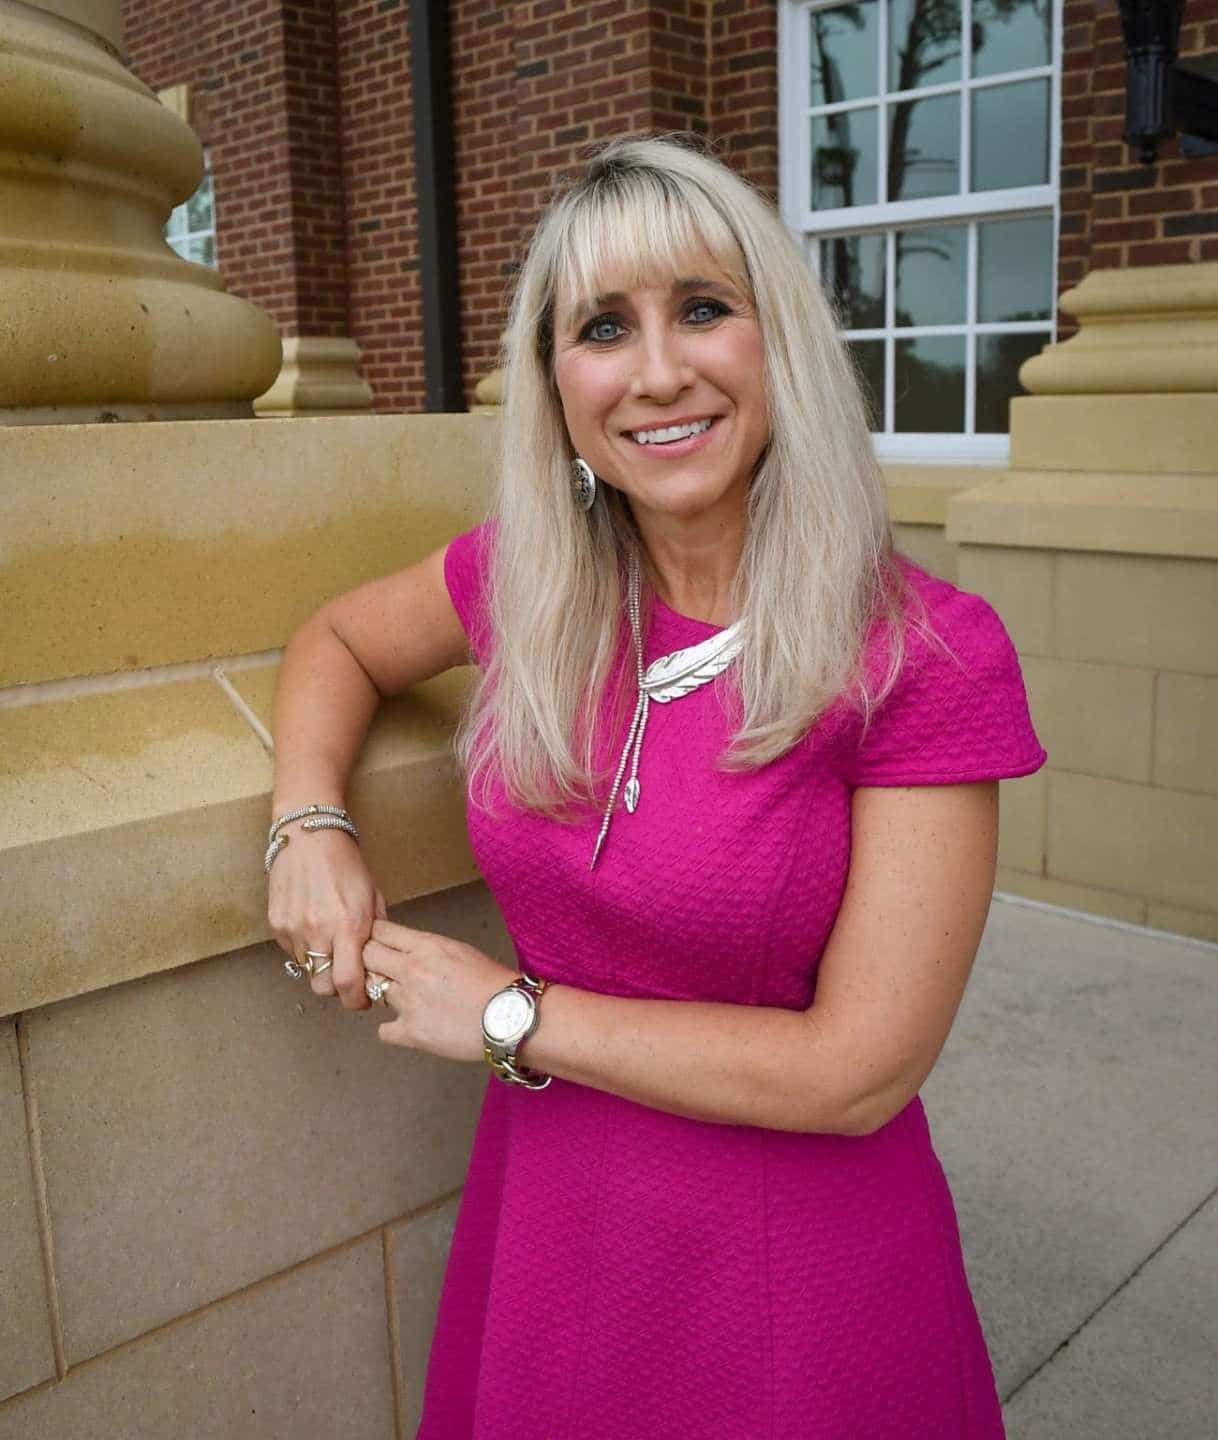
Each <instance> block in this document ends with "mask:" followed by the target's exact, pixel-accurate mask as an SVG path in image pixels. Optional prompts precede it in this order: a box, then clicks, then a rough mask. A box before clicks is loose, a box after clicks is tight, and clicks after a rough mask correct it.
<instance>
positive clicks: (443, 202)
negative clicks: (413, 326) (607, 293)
mask: <svg viewBox="0 0 1218 1440" xmlns="http://www.w3.org/2000/svg"><path fill="white" fill-rule="evenodd" d="M409 26H410V90H411V103H412V108H413V112H414V188H415V199H416V203H417V213H418V224H419V269H420V281H421V284H422V290H423V374H424V384H425V388H426V400H425V408H426V409H428V410H464V409H465V389H464V385H463V383H462V378H461V330H460V319H461V314H460V307H459V305H458V291H457V206H456V197H455V189H454V183H453V125H452V93H451V85H450V73H449V55H448V4H447V0H410V16H409Z"/></svg>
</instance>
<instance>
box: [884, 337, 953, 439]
mask: <svg viewBox="0 0 1218 1440" xmlns="http://www.w3.org/2000/svg"><path fill="white" fill-rule="evenodd" d="M894 379H895V389H896V397H895V408H896V413H895V415H894V417H893V428H894V429H895V430H907V431H919V432H923V433H926V432H935V433H949V434H950V433H953V432H954V433H957V434H959V433H962V432H963V430H964V336H963V335H927V336H923V337H922V338H921V339H918V340H898V341H897V343H896V374H895V376H894Z"/></svg>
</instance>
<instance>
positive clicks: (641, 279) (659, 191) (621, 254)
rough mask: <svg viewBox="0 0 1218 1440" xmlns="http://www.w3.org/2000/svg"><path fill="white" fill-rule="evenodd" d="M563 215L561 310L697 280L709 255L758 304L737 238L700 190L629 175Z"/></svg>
mask: <svg viewBox="0 0 1218 1440" xmlns="http://www.w3.org/2000/svg"><path fill="white" fill-rule="evenodd" d="M563 208H564V209H565V210H566V211H567V213H566V214H564V215H562V216H561V222H560V224H559V225H557V226H555V230H554V233H555V235H556V236H557V235H559V234H561V236H562V245H561V248H559V247H556V248H555V254H554V269H553V272H552V283H551V286H550V291H551V295H552V296H553V299H554V302H555V305H556V307H558V306H561V307H562V308H564V309H573V310H575V309H577V310H581V311H583V310H587V309H590V308H592V307H593V306H594V305H595V303H596V300H597V297H598V296H600V295H604V294H607V293H609V292H611V291H618V290H629V289H633V288H634V287H636V286H643V285H655V284H660V285H666V284H668V283H669V282H670V281H671V280H673V279H678V278H680V279H685V278H692V277H694V276H696V275H697V274H698V271H699V267H701V266H704V265H705V262H706V258H707V257H708V256H709V258H710V259H711V260H713V261H714V263H715V265H716V266H717V267H718V269H719V270H720V271H721V272H722V273H723V274H724V275H726V276H727V277H728V279H729V280H731V281H732V283H733V284H735V285H736V286H737V287H738V288H739V289H740V290H742V291H743V293H744V294H745V295H747V296H748V298H749V300H750V301H751V300H752V299H753V287H752V283H751V280H750V277H749V274H748V266H747V264H746V263H745V258H744V255H743V253H742V252H741V249H740V244H739V242H738V240H737V238H736V235H735V233H734V232H733V230H732V227H731V226H730V225H729V224H728V222H727V220H726V218H725V217H724V216H723V214H722V213H721V212H720V211H719V209H718V207H717V206H716V205H715V204H714V202H713V201H712V200H711V199H710V198H709V197H708V196H706V195H704V194H703V193H702V192H701V191H700V190H691V188H690V187H684V188H678V187H677V186H675V185H672V184H671V183H668V182H667V177H665V176H664V175H662V174H658V173H656V172H654V171H651V172H648V171H631V172H627V173H622V174H611V175H610V176H607V177H605V179H603V180H602V182H601V183H600V184H598V185H594V186H590V187H589V188H588V189H586V190H584V191H582V192H581V193H579V194H577V195H574V196H571V197H569V198H568V201H567V203H566V205H565V206H564V207H563ZM555 218H559V217H555Z"/></svg>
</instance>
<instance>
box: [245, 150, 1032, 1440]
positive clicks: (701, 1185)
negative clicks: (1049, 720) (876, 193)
mask: <svg viewBox="0 0 1218 1440" xmlns="http://www.w3.org/2000/svg"><path fill="white" fill-rule="evenodd" d="M506 394H507V401H506V407H505V412H504V416H503V427H502V439H503V455H502V462H501V466H500V483H499V488H498V491H497V494H496V497H495V500H494V504H493V507H492V517H491V519H490V520H489V521H487V522H486V523H484V524H482V525H479V526H476V527H474V529H472V530H469V531H466V532H465V533H463V534H461V535H459V536H457V537H456V538H455V539H454V540H453V541H452V542H451V543H450V544H449V545H448V546H446V547H444V549H442V550H438V551H436V552H435V553H434V554H433V555H431V556H430V557H429V558H427V559H425V560H424V561H422V562H421V563H420V564H418V565H416V566H413V567H411V568H410V569H408V570H406V571H403V572H402V573H401V574H399V575H396V576H391V577H389V578H387V579H384V580H379V581H376V582H374V583H372V584H369V585H365V586H362V587H360V588H359V589H357V590H355V591H353V592H352V593H350V594H349V595H345V596H342V597H340V598H339V599H337V600H335V601H332V602H331V603H330V604H328V605H327V606H325V607H323V609H322V610H321V611H320V612H319V613H318V615H317V616H315V617H313V619H311V620H310V621H309V622H307V623H306V625H305V626H303V627H302V628H301V630H300V631H298V632H297V634H296V635H295V636H294V637H293V639H292V641H291V644H290V645H289V647H288V650H287V654H286V656H285V660H284V665H283V670H282V674H281V679H280V684H279V689H278V693H277V696H276V705H275V726H276V733H277V737H278V739H277V745H276V752H275V754H276V785H275V813H276V815H282V814H283V813H284V812H287V813H289V814H290V813H291V812H292V811H294V810H295V809H297V808H298V807H300V806H304V805H307V804H309V803H315V802H321V803H328V804H330V805H333V806H334V807H336V808H341V805H342V795H343V790H344V786H345V783H346V781H347V779H348V777H349V774H350V771H351V767H352V764H353V762H354V758H355V756H356V753H357V750H358V747H359V744H360V741H361V739H362V736H363V734H364V731H365V728H366V725H367V723H368V720H369V718H370V716H371V714H372V712H373V710H374V707H375V705H376V703H377V701H378V699H379V697H380V696H382V695H390V694H394V693H397V692H399V691H401V690H402V689H404V688H406V687H407V686H408V685H411V684H413V683H416V682H418V681H419V680H421V679H423V678H424V677H426V676H429V675H432V674H435V673H437V672H438V671H440V670H443V669H444V668H446V667H447V666H451V665H456V664H460V663H463V662H464V661H466V660H467V659H468V658H471V657H472V658H473V659H474V660H476V661H477V663H478V664H479V665H480V666H481V667H482V674H481V676H480V680H479V683H478V688H477V691H476V693H475V694H474V696H473V698H472V701H471V704H470V707H469V710H468V712H467V714H466V717H465V719H464V721H463V723H462V727H461V730H460V732H459V735H458V748H459V752H460V755H461V757H462V760H463V761H464V764H465V769H466V773H467V777H468V784H469V794H470V804H469V809H468V818H469V827H470V836H471V841H472V844H473V846H474V850H475V853H476V855H477V858H478V860H479V862H480V864H481V867H482V869H483V872H484V874H485V876H486V879H487V881H488V883H489V885H490V887H491V889H492V891H493V893H494V895H495V896H496V899H497V900H498V902H499V904H500V906H501V908H502V910H503V913H504V916H505V919H506V921H507V924H508V927H509V930H510V932H511V934H512V938H513V941H514V943H515V946H516V950H517V955H518V958H519V963H520V966H521V972H520V975H519V976H517V975H516V973H515V972H509V971H506V970H505V969H504V968H503V967H502V966H500V965H499V964H498V963H497V962H495V961H493V960H491V959H490V958H488V957H487V956H485V955H482V954H481V953H480V952H478V951H476V950H475V949H473V948H472V947H469V946H466V945H463V944H459V943H457V942H455V941H451V940H448V939H446V938H445V937H442V936H436V935H429V934H425V933H423V932H419V931H415V930H412V929H409V928H407V927H404V926H398V925H394V924H391V923H389V922H388V921H386V920H385V918H384V904H383V901H382V900H381V898H380V896H379V893H378V892H377V890H376V887H375V884H374V882H373V879H372V877H371V876H370V875H369V874H368V873H367V871H366V869H365V868H364V867H363V865H362V863H361V861H360V858H359V852H358V850H357V848H356V846H355V845H354V844H353V843H352V837H351V836H350V834H349V833H346V834H344V833H339V832H338V831H336V830H328V829H326V830H321V831H319V832H317V833H315V834H313V835H311V836H310V837H309V838H308V839H301V840H299V841H298V842H297V843H295V844H290V845H289V846H288V847H287V849H286V851H285V853H284V854H283V856H282V858H280V859H278V861H277V862H276V863H275V865H274V867H273V868H272V870H271V876H270V882H271V901H270V906H271V920H272V925H273V927H274V930H275V933H276V936H277V938H278V939H279V942H280V944H281V945H282V946H283V948H284V949H285V950H287V951H289V952H290V953H291V954H292V955H293V956H294V957H295V960H294V961H293V962H290V963H293V964H295V963H296V962H299V963H300V964H301V965H302V966H304V967H305V968H309V966H310V965H311V966H312V969H311V984H312V986H313V989H314V990H315V991H316V992H317V993H318V994H334V993H337V995H338V996H339V997H340V999H341V1001H342V1003H343V1004H344V1005H345V1006H347V1007H349V1008H359V1007H361V1006H363V1005H365V1004H367V999H366V996H365V987H367V988H368V992H369V993H370V994H372V995H373V996H378V997H380V998H382V999H383V1000H384V1001H386V1002H387V1003H388V1004H389V1006H390V1007H391V1010H392V1012H393V1018H392V1019H391V1020H389V1021H388V1022H387V1023H386V1024H384V1025H382V1026H381V1027H380V1030H379V1034H380V1037H381V1039H383V1040H385V1041H387V1042H388V1043H391V1044H401V1045H406V1046H413V1047H415V1048H418V1049H422V1050H427V1051H429V1052H431V1053H433V1054H437V1055H444V1056H448V1057H450V1058H453V1059H457V1060H469V1061H474V1062H480V1061H481V1060H482V1059H483V1058H484V1057H485V1058H486V1059H488V1060H489V1061H490V1062H491V1065H492V1067H493V1068H494V1069H495V1071H496V1074H497V1076H498V1078H499V1080H502V1081H504V1082H505V1083H498V1081H496V1082H495V1083H490V1081H489V1077H488V1085H487V1091H486V1096H485V1101H484V1104H483V1109H482V1113H481V1116H480V1120H479V1127H478V1131H477V1135H476V1138H475V1143H474V1149H473V1153H472V1156H471V1160H470V1167H469V1174H468V1177H467V1182H466V1186H465V1190H464V1193H463V1197H462V1203H461V1209H460V1213H459V1217H458V1221H457V1228H456V1232H455V1235H454V1240H453V1247H452V1253H451V1257H450V1260H449V1267H448V1272H447V1276H446V1280H445V1287H444V1291H443V1296H442V1299H441V1303H440V1308H439V1313H438V1317H437V1323H436V1332H435V1338H434V1341H433V1345H432V1351H431V1360H430V1367H429V1372H428V1383H427V1391H426V1396H425V1408H424V1417H423V1421H422V1425H421V1428H420V1430H419V1432H418V1433H419V1436H420V1437H422V1440H458V1437H470V1436H477V1437H490V1436H495V1437H498V1436H501V1435H505V1434H515V1435H520V1436H525V1437H534V1436H537V1437H540V1436H546V1437H555V1440H592V1437H597V1440H599V1437H602V1436H604V1435H607V1434H618V1435H626V1436H630V1437H648V1440H665V1437H681V1440H686V1437H688V1436H689V1435H690V1434H692V1433H694V1432H695V1430H696V1431H697V1432H698V1433H701V1434H704V1435H708V1436H712V1437H715V1440H746V1437H747V1440H756V1437H760V1436H769V1437H776V1440H786V1437H795V1436H799V1437H804V1436H808V1437H815V1440H858V1437H886V1440H897V1437H902V1440H905V1437H908V1440H913V1437H918V1440H926V1437H933V1440H948V1437H967V1440H989V1437H995V1436H1001V1435H1002V1433H1003V1431H1002V1421H1001V1417H1000V1413H999V1407H998V1401H997V1398H996V1395H995V1390H994V1381H993V1374H992V1370H991V1367H990V1362H989V1358H988V1355H987V1353H986V1348H985V1343H984V1340H983V1337H982V1333H981V1329H980V1326H979V1324H978V1321H977V1316H976V1313H975V1310H974V1307H973V1303H972V1300H971V1297H970V1294H969V1289H968V1284H967V1280H966V1277H965V1272H964V1267H963V1262H962V1258H961V1252H960V1243H959V1238H958V1234H957V1229H956V1220H955V1214H954V1210H953V1206H952V1201H951V1197H950V1195H949V1192H948V1189H947V1186H946V1182H945V1180H944V1177H943V1173H942V1170H941V1168H940V1166H939V1163H938V1160H937V1158H936V1156H935V1153H934V1150H933V1148H932V1145H931V1141H930V1137H929V1133H928V1130H927V1124H926V1119H925V1116H924V1114H923V1110H922V1106H921V1103H920V1101H919V1100H918V1098H917V1092H918V1089H919V1087H920V1086H921V1084H922V1082H923V1080H924V1079H925V1078H926V1075H927V1074H928V1073H929V1071H930V1069H931V1067H932V1065H933V1064H934V1062H935V1059H936V1057H937V1056H938V1054H939V1051H940V1049H941V1047H942V1045H943V1042H944V1040H945V1038H946V1036H947V1033H948V1029H949V1027H950V1025H951V1022H952V1019H953V1017H954V1015H955V1012H956V1009H957V1006H958V1004H959V1001H960V998H961V994H962V992H963V990H964V986H965V983H966V980H967V977H968V973H969V969H970V966H971V964H972V961H973V957H974V954H975V951H976V948H977V945H978V942H979V940H980V936H981V933H982V928H983V925H984V922H985V917H986V912H987V909H988V906H989V902H990V896H991V892H992V887H993V880H994V865H995V850H996V836H997V822H998V802H997V790H998V786H997V780H998V779H999V778H1000V777H1004V776H1014V775H1022V774H1028V773H1030V772H1031V771H1033V770H1036V769H1038V768H1039V767H1040V765H1041V764H1042V763H1043V761H1044V759H1045V753H1044V751H1043V750H1042V749H1041V747H1040V745H1039V744H1038V742H1037V739H1036V736H1035V735H1034V733H1033V731H1032V727H1031V725H1030V723H1029V719H1028V713H1027V706H1026V701H1025V697H1024V690H1023V684H1022V680H1021V677H1020V672H1019V666H1018V661H1017V658H1016V656H1015V652H1014V650H1013V648H1012V646H1011V643H1010V640H1009V639H1008V637H1007V635H1006V632H1005V630H1004V629H1003V626H1002V624H1001V622H1000V621H999V619H998V617H997V616H996V615H995V614H994V612H993V611H992V610H991V609H990V608H989V606H988V605H986V603H985V602H984V601H982V600H980V599H979V598H977V597H976V596H972V595H968V594H964V593H962V592H960V591H958V590H956V589H954V588H953V587H952V586H951V585H949V584H947V583H945V582H943V581H940V580H936V579H933V578H932V577H931V576H930V575H928V574H927V573H926V572H925V571H923V570H921V569H920V568H919V567H917V566H916V565H914V564H913V563H912V562H911V561H909V560H907V559H906V558H904V557H903V556H900V555H899V554H897V553H895V552H894V551H893V549H892V543H891V538H890V532H889V526H888V521H887V518H886V512H885V505H884V488H883V482H882V479H881V477H880V475H879V473H878V471H877V467H876V465H875V462H874V460H873V458H872V447H871V442H870V437H869V435H868V432H867V426H866V421H865V418H864V414H863V409H862V405H861V403H860V399H859V394H858V390H857V386H856V383H855V380H854V378H853V375H852V373H851V371H850V369H849V366H848V362H847V360H846V358H845V355H844V351H843V347H842V345H841V344H840V342H839V341H838V339H837V336H836V333H835V328H834V323H833V318H832V315H831V314H830V312H829V310H828V308H827V306H826V305H825V303H824V301H823V299H822V298H821V295H820V291H819V287H818V285H817V283H816V281H815V279H814V277H813V276H812V275H811V273H810V272H809V270H808V268H807V266H806V265H805V264H804V262H803V260H802V258H801V256H800V255H799V253H798V251H797V249H796V247H795V246H794V245H793V244H792V243H791V241H790V239H789V238H788V236H787V233H786V231H785V230H784V228H783V226H782V225H781V223H780V222H779V220H778V219H777V217H776V216H775V215H774V213H773V211H772V210H771V209H770V208H769V207H768V206H767V205H766V204H765V203H764V202H763V201H762V200H761V199H760V198H759V197H758V196H757V195H755V194H754V193H753V192H752V191H751V190H749V189H748V188H747V187H746V186H745V185H744V184H743V183H742V182H741V181H740V180H738V179H736V178H735V177H733V176H732V175H731V174H730V173H729V172H728V171H727V170H726V169H725V168H723V167H722V166H720V165H719V164H718V163H717V162H715V161H714V160H712V159H710V158H708V157H707V156H705V155H702V154H699V153H697V152H696V151H694V150H692V149H689V148H686V147H684V146H682V145H678V144H675V143H673V142H669V141H658V140H647V141H618V142H615V143H613V144H611V145H609V146H608V147H607V148H606V149H605V150H604V151H602V152H601V153H600V155H599V156H598V157H597V158H596V159H594V160H593V161H592V162H591V163H590V164H589V165H588V167H587V170H586V172H585V174H584V175H583V176H582V177H581V178H580V179H579V181H578V182H577V183H575V184H574V186H573V187H572V188H571V189H570V190H568V192H567V193H566V194H565V195H563V196H561V197H560V198H558V199H557V200H556V201H555V202H554V204H553V205H552V206H551V208H550V210H549V211H548V212H547V214H546V216H545V217H544V218H543V220H542V222H541V224H540V226H539V227H538V230H537V233H536V235H535V237H534V239H533V242H532V245H531V248H530V252H529V256H528V259H527V261H526V263H525V265H524V267H523V269H522V272H521V275H520V280H519V284H518V288H517V294H516V298H515V302H514V307H513V312H512V317H511V322H510V326H509V332H508V342H507V381H506ZM467 646H468V649H467ZM666 657H667V658H666ZM334 818H337V819H339V820H342V818H343V817H342V816H341V815H339V816H337V817H334ZM299 823H300V822H299V821H289V822H287V824H286V827H285V829H284V831H283V833H286V834H289V835H290V834H291V832H292V831H293V830H294V829H295V828H296V826H297V825H298V824H299ZM273 848H274V847H273ZM272 858H273V857H272ZM268 863H269V862H268ZM309 952H313V955H314V956H315V957H316V958H315V959H314V960H311V959H310V955H309ZM369 977H371V978H369ZM505 989H506V990H507V991H508V993H507V994H506V995H504V994H501V993H500V992H503V991H505ZM492 997H495V998H494V999H493V1000H492ZM484 1026H485V1027H486V1030H485V1032H484V1029H483V1027H484ZM522 1036H523V1037H524V1038H521V1037H522Z"/></svg>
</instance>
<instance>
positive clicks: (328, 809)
mask: <svg viewBox="0 0 1218 1440" xmlns="http://www.w3.org/2000/svg"><path fill="white" fill-rule="evenodd" d="M305 815H338V816H341V818H342V819H344V820H350V819H351V816H350V815H349V814H348V813H347V812H346V811H345V810H344V809H343V807H342V806H341V805H301V806H300V807H299V808H298V809H296V810H289V811H288V813H287V814H286V815H281V816H280V817H279V819H278V820H272V821H271V829H270V833H269V834H268V835H267V837H266V843H267V844H268V845H269V844H270V843H271V841H272V840H273V839H274V838H275V836H276V835H277V834H278V833H279V831H280V830H282V829H283V827H284V826H285V825H290V824H291V823H292V821H293V820H300V819H301V818H302V817H303V816H305Z"/></svg>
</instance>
